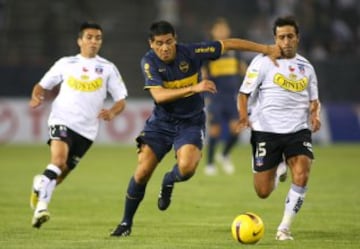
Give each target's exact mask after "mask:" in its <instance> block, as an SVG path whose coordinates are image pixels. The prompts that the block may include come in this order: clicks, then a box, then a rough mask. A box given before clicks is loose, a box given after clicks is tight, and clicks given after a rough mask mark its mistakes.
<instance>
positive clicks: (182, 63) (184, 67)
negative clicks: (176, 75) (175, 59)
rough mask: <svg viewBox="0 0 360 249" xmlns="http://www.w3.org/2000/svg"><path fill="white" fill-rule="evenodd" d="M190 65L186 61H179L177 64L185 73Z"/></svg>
mask: <svg viewBox="0 0 360 249" xmlns="http://www.w3.org/2000/svg"><path fill="white" fill-rule="evenodd" d="M189 68H190V65H189V63H187V62H186V61H181V62H180V64H179V69H180V71H181V72H183V73H186V72H187V71H189Z"/></svg>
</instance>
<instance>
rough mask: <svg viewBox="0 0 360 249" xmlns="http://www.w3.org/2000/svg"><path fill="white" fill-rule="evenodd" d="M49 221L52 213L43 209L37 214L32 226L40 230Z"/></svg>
mask: <svg viewBox="0 0 360 249" xmlns="http://www.w3.org/2000/svg"><path fill="white" fill-rule="evenodd" d="M49 219H50V213H49V212H48V211H47V210H46V209H43V210H40V211H38V212H35V214H34V216H33V218H32V222H31V224H32V226H33V227H34V228H40V227H41V225H42V224H44V223H45V222H47V221H48V220H49Z"/></svg>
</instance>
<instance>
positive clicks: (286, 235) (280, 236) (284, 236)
mask: <svg viewBox="0 0 360 249" xmlns="http://www.w3.org/2000/svg"><path fill="white" fill-rule="evenodd" d="M275 239H276V240H282V241H283V240H294V238H293V237H292V236H291V233H290V231H289V230H288V229H281V230H278V231H277V233H276V237H275Z"/></svg>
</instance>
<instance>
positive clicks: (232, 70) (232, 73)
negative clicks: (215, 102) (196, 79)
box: [206, 51, 242, 103]
mask: <svg viewBox="0 0 360 249" xmlns="http://www.w3.org/2000/svg"><path fill="white" fill-rule="evenodd" d="M206 69H207V74H208V79H209V80H212V81H214V82H215V84H216V89H217V93H216V94H208V95H207V97H210V98H213V99H225V103H226V99H228V98H232V97H234V96H236V95H237V93H238V91H239V88H240V84H241V80H242V79H241V76H240V53H238V52H237V51H228V52H226V53H224V54H223V55H222V56H221V57H220V58H219V59H217V60H214V61H210V62H208V63H207V65H206Z"/></svg>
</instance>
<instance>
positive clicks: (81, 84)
mask: <svg viewBox="0 0 360 249" xmlns="http://www.w3.org/2000/svg"><path fill="white" fill-rule="evenodd" d="M67 84H68V86H69V87H71V88H72V89H75V90H77V91H80V92H94V91H96V90H98V89H100V88H101V87H102V85H103V79H102V78H97V79H95V80H91V81H86V80H82V79H76V78H75V77H73V76H70V77H69V79H68V81H67Z"/></svg>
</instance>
